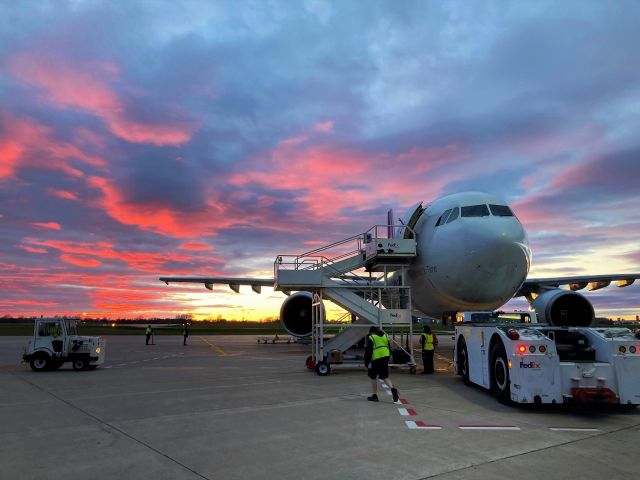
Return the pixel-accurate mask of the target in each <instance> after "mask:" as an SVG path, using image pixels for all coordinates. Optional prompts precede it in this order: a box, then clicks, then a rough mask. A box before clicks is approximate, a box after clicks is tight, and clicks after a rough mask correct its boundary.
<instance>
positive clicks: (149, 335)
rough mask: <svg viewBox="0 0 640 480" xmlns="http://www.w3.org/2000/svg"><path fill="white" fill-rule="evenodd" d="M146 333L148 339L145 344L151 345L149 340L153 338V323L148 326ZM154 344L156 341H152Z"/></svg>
mask: <svg viewBox="0 0 640 480" xmlns="http://www.w3.org/2000/svg"><path fill="white" fill-rule="evenodd" d="M144 334H145V335H146V336H147V341H146V343H145V345H149V340H151V335H153V328H151V325H148V326H147V328H146V329H145V330H144ZM153 344H154V342H151V345H153Z"/></svg>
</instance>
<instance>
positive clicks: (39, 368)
mask: <svg viewBox="0 0 640 480" xmlns="http://www.w3.org/2000/svg"><path fill="white" fill-rule="evenodd" d="M50 361H51V359H50V358H49V355H47V354H46V353H42V352H40V353H36V354H35V355H34V356H33V358H32V359H31V361H30V362H29V365H30V366H31V370H33V371H34V372H43V371H44V370H47V369H48V368H49V363H50Z"/></svg>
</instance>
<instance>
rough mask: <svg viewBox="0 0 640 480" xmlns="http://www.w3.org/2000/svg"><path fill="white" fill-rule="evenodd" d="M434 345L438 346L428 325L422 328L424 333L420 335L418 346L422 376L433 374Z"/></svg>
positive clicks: (436, 339)
mask: <svg viewBox="0 0 640 480" xmlns="http://www.w3.org/2000/svg"><path fill="white" fill-rule="evenodd" d="M436 345H438V337H436V334H435V333H432V332H431V327H429V325H425V326H424V333H422V334H421V335H420V346H421V347H422V348H421V349H420V350H422V364H423V365H424V370H423V372H422V374H423V375H426V374H429V373H433V354H434V353H435V349H436Z"/></svg>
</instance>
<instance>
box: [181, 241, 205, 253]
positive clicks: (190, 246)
mask: <svg viewBox="0 0 640 480" xmlns="http://www.w3.org/2000/svg"><path fill="white" fill-rule="evenodd" d="M180 249H181V250H192V251H202V250H211V245H207V244H205V243H183V244H182V245H180Z"/></svg>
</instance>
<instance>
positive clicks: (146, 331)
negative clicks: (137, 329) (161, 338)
mask: <svg viewBox="0 0 640 480" xmlns="http://www.w3.org/2000/svg"><path fill="white" fill-rule="evenodd" d="M144 333H145V334H147V335H149V334H150V333H151V329H150V328H149V327H147V329H146V330H145V331H144Z"/></svg>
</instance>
